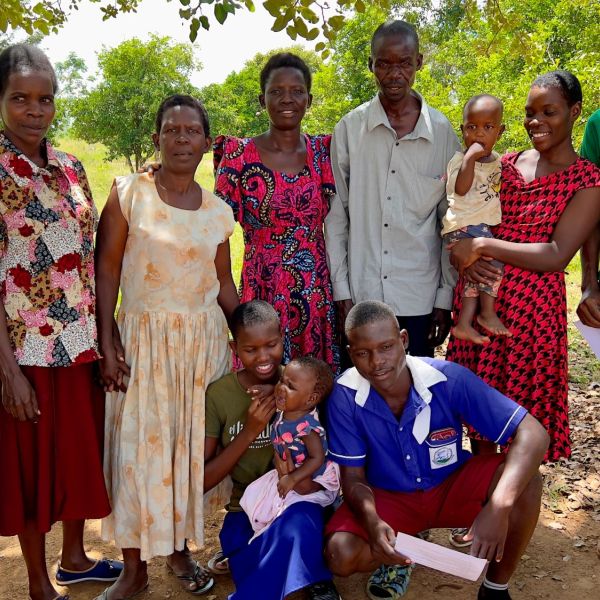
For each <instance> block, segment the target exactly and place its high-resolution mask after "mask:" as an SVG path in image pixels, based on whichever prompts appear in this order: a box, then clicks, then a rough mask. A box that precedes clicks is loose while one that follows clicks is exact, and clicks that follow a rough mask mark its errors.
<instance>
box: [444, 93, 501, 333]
mask: <svg viewBox="0 0 600 600" xmlns="http://www.w3.org/2000/svg"><path fill="white" fill-rule="evenodd" d="M502 114H503V105H502V102H501V101H500V100H499V99H498V98H496V97H495V96H490V95H489V94H482V95H480V96H473V97H472V98H471V99H469V100H468V101H467V103H466V104H465V106H464V109H463V123H462V125H461V126H460V129H461V131H462V135H463V141H464V143H465V151H464V152H457V153H456V154H455V155H454V156H453V157H452V159H451V160H450V162H449V163H448V169H447V178H448V179H447V183H446V192H447V194H448V210H447V212H446V216H445V217H444V220H443V228H442V236H443V238H444V242H445V243H446V244H448V245H449V246H452V244H453V243H455V242H457V241H458V240H460V239H463V238H476V237H493V236H492V233H491V231H490V226H492V225H498V223H500V221H501V219H502V214H501V210H500V195H499V191H500V170H501V168H500V156H499V155H498V154H497V153H496V152H494V150H493V148H494V145H495V144H496V142H497V141H498V138H499V137H500V136H501V135H502V133H503V131H504V125H503V124H502ZM490 265H492V266H493V267H495V268H496V269H497V270H498V278H497V279H496V280H494V281H487V282H485V283H473V282H472V281H470V280H468V279H467V280H466V281H465V283H464V288H463V298H462V306H461V310H460V314H459V315H458V320H457V323H456V326H455V327H454V328H453V329H452V334H453V335H454V337H456V338H458V339H461V340H469V341H471V342H473V343H475V344H487V343H489V342H490V338H489V337H488V336H486V335H482V334H480V333H479V332H478V331H477V330H476V329H475V328H474V327H473V318H476V319H477V323H479V325H480V326H481V327H482V328H483V329H485V330H486V331H487V332H488V333H490V334H493V335H505V336H511V335H512V334H511V332H510V331H509V330H508V329H507V328H506V327H505V325H504V323H502V321H501V320H500V319H499V317H498V315H497V314H496V310H495V307H494V304H495V300H496V296H497V295H498V289H499V287H500V282H501V280H502V269H503V265H502V263H500V262H499V261H496V260H493V261H490ZM478 307H479V313H477V309H478Z"/></svg>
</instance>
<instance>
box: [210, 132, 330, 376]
mask: <svg viewBox="0 0 600 600" xmlns="http://www.w3.org/2000/svg"><path fill="white" fill-rule="evenodd" d="M305 140H306V164H305V166H304V168H303V169H302V170H301V171H300V173H298V174H297V175H288V174H286V173H281V172H276V171H271V170H270V169H268V168H267V167H266V166H265V165H263V164H262V162H261V159H260V155H259V152H258V149H257V147H256V144H255V143H254V141H253V140H252V139H248V138H246V139H237V138H224V137H220V138H217V141H216V142H215V149H214V150H215V168H216V183H215V192H216V194H217V195H219V196H220V197H221V198H223V199H224V200H225V201H226V202H227V203H228V204H229V205H230V206H231V207H232V208H233V211H234V214H235V217H236V219H237V220H238V221H239V223H240V224H241V226H242V229H243V231H244V243H245V251H244V265H243V268H242V281H241V286H240V287H241V289H240V296H241V298H240V300H241V302H248V301H249V300H253V299H255V298H259V299H261V300H266V301H267V302H269V303H270V304H272V305H273V306H274V307H275V310H277V312H278V313H279V317H280V320H281V327H282V331H283V333H284V356H283V362H284V363H287V362H289V361H290V360H291V359H292V358H294V357H296V356H304V355H311V356H316V357H317V358H320V359H322V360H324V361H325V362H327V363H328V364H329V366H330V367H331V368H332V369H333V370H334V372H337V371H338V369H339V362H340V357H339V348H338V346H337V344H336V339H337V338H336V333H335V332H336V316H335V308H334V304H333V292H332V288H331V279H330V276H329V268H328V266H327V261H326V258H325V240H324V237H323V222H324V220H325V216H326V215H327V213H328V212H329V203H330V200H331V197H332V196H333V195H334V193H335V187H334V181H333V174H332V172H331V164H330V160H329V145H330V142H331V137H330V136H326V137H322V136H308V135H305Z"/></svg>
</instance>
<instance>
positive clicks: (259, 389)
mask: <svg viewBox="0 0 600 600" xmlns="http://www.w3.org/2000/svg"><path fill="white" fill-rule="evenodd" d="M246 391H247V393H248V394H249V395H250V397H251V398H252V400H260V401H261V402H262V401H267V402H269V401H270V400H271V399H272V398H273V393H274V392H275V386H274V385H272V384H270V383H263V384H258V385H253V386H252V387H251V388H250V389H248V390H246Z"/></svg>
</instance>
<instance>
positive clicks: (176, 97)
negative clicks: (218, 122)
mask: <svg viewBox="0 0 600 600" xmlns="http://www.w3.org/2000/svg"><path fill="white" fill-rule="evenodd" d="M174 106H189V107H190V108H193V109H195V110H197V111H198V114H199V115H200V120H201V121H202V128H203V129H204V135H205V136H206V137H209V136H210V122H209V120H208V113H207V112H206V108H204V104H202V102H200V100H198V99H197V98H194V97H193V96H188V95H186V94H173V95H172V96H169V97H168V98H165V99H164V100H163V101H162V102H161V103H160V106H159V107H158V110H157V111H156V123H155V126H156V133H160V128H161V127H162V122H163V117H164V116H165V113H166V112H167V111H168V110H169V109H170V108H173V107H174Z"/></svg>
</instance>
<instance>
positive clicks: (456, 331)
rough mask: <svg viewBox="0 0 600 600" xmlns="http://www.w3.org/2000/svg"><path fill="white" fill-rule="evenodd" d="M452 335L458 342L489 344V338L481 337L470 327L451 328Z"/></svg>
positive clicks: (460, 325) (459, 325)
mask: <svg viewBox="0 0 600 600" xmlns="http://www.w3.org/2000/svg"><path fill="white" fill-rule="evenodd" d="M452 335H453V336H454V337H455V338H457V339H459V340H466V341H467V342H473V343H474V344H489V343H490V338H489V337H487V335H481V333H479V332H478V331H477V330H476V329H475V328H474V327H472V326H471V325H462V324H460V323H459V324H458V325H457V326H456V327H453V328H452Z"/></svg>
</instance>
